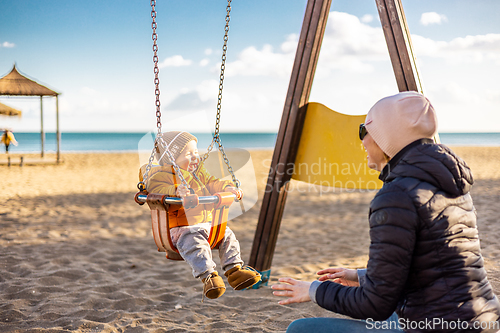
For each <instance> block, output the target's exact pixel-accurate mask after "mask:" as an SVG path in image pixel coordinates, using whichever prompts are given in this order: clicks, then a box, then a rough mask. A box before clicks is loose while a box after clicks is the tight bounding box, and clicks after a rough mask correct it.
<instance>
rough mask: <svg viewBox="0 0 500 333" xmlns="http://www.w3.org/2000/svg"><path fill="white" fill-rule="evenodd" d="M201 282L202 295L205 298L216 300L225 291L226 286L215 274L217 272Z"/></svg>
mask: <svg viewBox="0 0 500 333" xmlns="http://www.w3.org/2000/svg"><path fill="white" fill-rule="evenodd" d="M202 282H203V285H204V286H203V295H205V297H206V298H210V299H216V298H219V297H221V296H222V294H224V292H225V291H226V286H225V285H224V281H223V280H222V278H221V277H220V276H219V274H217V272H213V273H212V274H210V275H209V276H207V277H206V278H204V279H203V280H202Z"/></svg>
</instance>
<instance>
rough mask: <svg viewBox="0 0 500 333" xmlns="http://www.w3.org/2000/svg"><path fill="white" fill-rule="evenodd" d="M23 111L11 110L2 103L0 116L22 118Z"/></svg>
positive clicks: (0, 104)
mask: <svg viewBox="0 0 500 333" xmlns="http://www.w3.org/2000/svg"><path fill="white" fill-rule="evenodd" d="M21 113H22V112H21V111H19V110H16V109H14V108H11V107H10V106H8V105H5V104H2V103H0V115H3V116H18V117H21Z"/></svg>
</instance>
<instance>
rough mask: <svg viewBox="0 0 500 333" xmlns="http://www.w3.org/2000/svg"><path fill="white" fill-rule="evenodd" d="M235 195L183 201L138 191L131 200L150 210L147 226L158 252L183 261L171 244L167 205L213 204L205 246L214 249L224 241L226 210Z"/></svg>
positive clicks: (191, 205)
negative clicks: (149, 225)
mask: <svg viewBox="0 0 500 333" xmlns="http://www.w3.org/2000/svg"><path fill="white" fill-rule="evenodd" d="M234 198H235V195H234V194H233V193H230V192H220V193H216V194H215V195H214V196H209V197H198V196H197V195H188V196H186V197H185V198H183V199H181V198H177V197H168V196H166V195H163V194H157V193H149V194H147V195H146V193H145V192H138V193H137V194H136V195H135V201H136V202H137V203H139V204H144V203H147V204H148V206H149V208H150V210H151V227H152V230H153V238H154V241H155V244H156V246H157V247H158V251H159V252H166V257H167V258H168V259H172V260H183V259H182V257H181V255H180V254H179V251H178V250H177V248H176V247H175V246H174V245H173V244H172V238H171V237H170V227H169V223H168V222H169V218H168V210H169V207H170V205H176V204H182V205H183V207H184V208H185V209H188V208H193V207H196V206H198V205H199V204H205V203H214V204H215V208H214V211H213V214H212V217H213V218H212V226H211V228H210V234H209V236H208V243H209V244H210V247H211V248H212V249H214V248H217V247H218V246H219V244H220V242H221V241H222V239H223V238H224V234H225V231H226V225H227V219H228V213H229V207H230V206H231V204H232V203H233V202H234Z"/></svg>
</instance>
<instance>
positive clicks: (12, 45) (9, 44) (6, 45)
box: [1, 42, 16, 48]
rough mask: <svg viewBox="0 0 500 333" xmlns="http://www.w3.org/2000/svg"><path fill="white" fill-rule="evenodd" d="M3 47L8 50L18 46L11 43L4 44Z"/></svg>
mask: <svg viewBox="0 0 500 333" xmlns="http://www.w3.org/2000/svg"><path fill="white" fill-rule="evenodd" d="M1 46H2V47H6V48H12V47H14V46H16V44H14V43H10V42H3V43H2V44H1Z"/></svg>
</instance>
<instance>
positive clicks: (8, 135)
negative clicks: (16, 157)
mask: <svg viewBox="0 0 500 333" xmlns="http://www.w3.org/2000/svg"><path fill="white" fill-rule="evenodd" d="M2 143H3V144H4V145H5V153H6V154H8V153H9V146H10V144H11V143H12V144H13V145H14V146H17V141H16V138H15V137H14V133H12V131H10V130H8V129H5V130H4V132H3V134H2Z"/></svg>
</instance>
